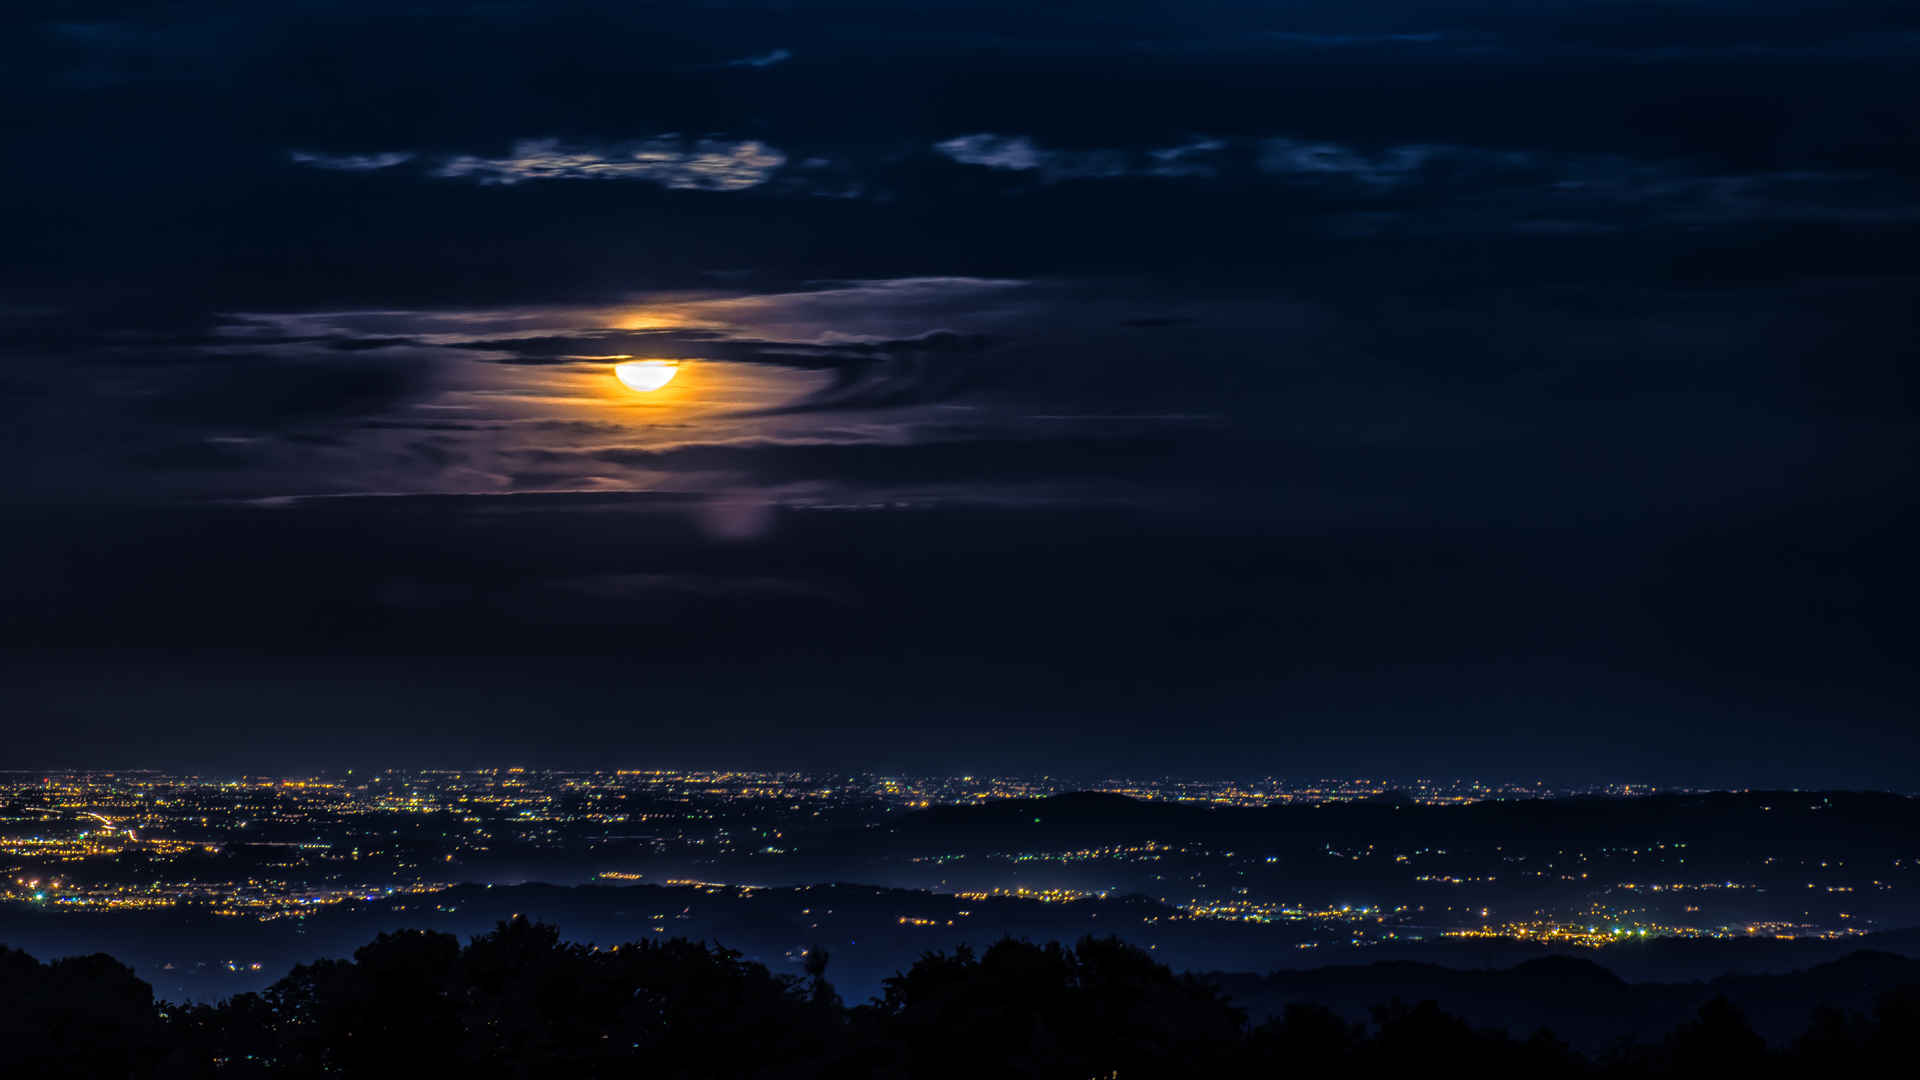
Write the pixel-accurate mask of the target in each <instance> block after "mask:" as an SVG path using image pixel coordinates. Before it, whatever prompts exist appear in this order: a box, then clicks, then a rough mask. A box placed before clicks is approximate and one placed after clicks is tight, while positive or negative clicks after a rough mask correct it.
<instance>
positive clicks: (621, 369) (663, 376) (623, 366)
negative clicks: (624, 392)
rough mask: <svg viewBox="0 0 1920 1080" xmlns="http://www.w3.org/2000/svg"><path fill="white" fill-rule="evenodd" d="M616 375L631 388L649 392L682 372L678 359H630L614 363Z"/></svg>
mask: <svg viewBox="0 0 1920 1080" xmlns="http://www.w3.org/2000/svg"><path fill="white" fill-rule="evenodd" d="M613 374H614V377H615V378H617V379H619V380H620V382H621V383H622V384H624V385H625V386H626V388H627V389H629V390H637V391H639V392H640V393H643V394H648V393H652V392H653V391H655V390H658V389H660V388H661V387H663V386H665V385H667V384H668V383H670V382H672V381H673V377H674V376H675V375H678V374H680V361H678V360H628V361H625V362H623V363H619V364H615V365H613Z"/></svg>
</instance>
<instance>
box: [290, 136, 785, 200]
mask: <svg viewBox="0 0 1920 1080" xmlns="http://www.w3.org/2000/svg"><path fill="white" fill-rule="evenodd" d="M287 156H288V158H290V159H291V160H292V161H293V162H294V163H295V164H298V165H305V166H308V167H310V168H315V169H328V170H333V171H337V172H377V171H380V170H383V169H391V168H394V167H395V166H399V165H404V164H406V163H408V162H411V161H414V160H416V159H417V158H420V157H421V155H419V154H416V153H414V152H412V151H405V150H396V151H383V152H376V153H361V154H327V153H317V152H313V151H308V150H294V151H290V152H289V153H288V155H287ZM786 163H787V156H786V155H785V154H783V153H781V152H780V151H779V150H777V149H775V148H773V147H771V146H768V145H767V144H766V143H763V142H760V141H758V140H754V139H739V140H729V139H718V138H702V139H683V138H681V137H680V136H678V135H657V136H654V137H652V138H649V139H643V140H640V141H638V142H627V143H617V144H589V143H568V142H565V141H563V140H560V139H553V138H548V139H522V140H520V141H519V142H516V143H514V144H513V149H512V151H511V152H509V153H507V154H505V155H503V156H500V157H485V156H481V155H476V154H460V155H456V156H452V157H442V158H439V159H437V160H434V161H431V162H430V163H429V164H430V173H429V175H431V176H433V177H435V178H438V179H442V180H471V181H475V182H477V183H480V184H487V185H510V184H520V183H525V182H528V181H533V180H638V181H647V182H651V183H655V184H659V185H660V186H662V187H667V188H677V189H686V190H698V191H742V190H745V189H747V188H751V187H757V186H759V185H760V184H763V183H765V182H766V181H767V180H768V178H769V177H771V176H772V175H773V174H774V172H775V171H777V170H778V169H780V168H781V166H783V165H785V164H786Z"/></svg>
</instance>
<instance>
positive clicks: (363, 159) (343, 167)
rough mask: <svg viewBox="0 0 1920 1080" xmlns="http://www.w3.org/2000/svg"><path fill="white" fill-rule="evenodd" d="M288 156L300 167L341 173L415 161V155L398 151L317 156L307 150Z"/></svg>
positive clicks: (387, 167)
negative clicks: (309, 166) (306, 166)
mask: <svg viewBox="0 0 1920 1080" xmlns="http://www.w3.org/2000/svg"><path fill="white" fill-rule="evenodd" d="M287 156H288V157H289V158H291V159H293V161H294V163H295V164H298V165H311V166H313V167H314V168H316V169H336V170H339V171H341V172H374V171H376V170H379V169H391V168H393V167H394V166H395V165H404V164H406V163H407V162H409V161H412V160H413V154H411V153H409V152H407V151H404V150H397V151H391V152H388V153H384V154H316V153H312V152H310V151H306V150H293V151H289V152H288V154H287Z"/></svg>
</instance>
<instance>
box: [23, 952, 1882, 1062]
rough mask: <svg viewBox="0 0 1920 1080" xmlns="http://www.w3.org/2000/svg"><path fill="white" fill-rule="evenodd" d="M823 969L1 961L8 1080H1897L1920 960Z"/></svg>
mask: <svg viewBox="0 0 1920 1080" xmlns="http://www.w3.org/2000/svg"><path fill="white" fill-rule="evenodd" d="M830 960H831V957H830V956H829V955H828V953H827V952H826V951H825V950H823V949H816V950H813V951H811V952H810V953H809V954H808V956H807V957H806V963H805V971H806V974H805V975H804V976H793V975H779V974H775V973H773V972H771V971H769V970H768V969H767V968H766V967H765V966H764V965H761V964H758V963H754V962H751V961H748V960H745V959H743V958H742V956H741V955H740V954H739V953H737V952H733V951H731V950H728V949H725V948H722V947H720V946H718V945H711V944H701V943H697V942H692V941H688V940H686V939H683V938H671V939H666V940H653V941H642V942H636V943H630V944H623V945H619V946H615V947H610V948H597V947H593V946H586V945H578V944H571V943H568V942H564V941H562V940H561V939H560V935H559V932H558V931H557V930H555V929H554V928H553V927H551V926H547V925H544V924H540V923H534V922H530V921H528V920H526V919H524V918H516V919H513V920H510V921H507V922H503V923H501V924H499V925H498V926H497V927H496V928H494V929H493V930H492V931H491V932H489V933H486V934H483V935H480V936H477V937H475V938H473V939H471V940H470V941H469V942H468V943H467V944H466V945H464V946H463V945H461V944H460V942H459V940H458V939H457V938H455V937H453V936H452V935H449V934H444V933H438V932H434V931H420V930H409V931H402V932H399V933H393V934H381V935H380V936H378V937H377V938H375V939H374V940H373V941H371V942H369V943H367V944H366V945H364V946H362V947H361V948H359V949H358V950H356V951H355V952H354V954H353V958H352V959H351V960H322V961H319V962H316V963H313V964H307V965H301V966H298V967H296V968H294V969H293V970H292V971H291V972H289V973H288V974H287V975H286V976H285V977H284V978H282V979H280V980H279V981H278V982H275V983H274V984H273V985H272V986H270V987H269V988H268V989H267V990H266V991H264V992H262V993H257V994H255V993H247V994H240V995H236V996H234V997H232V998H230V999H228V1000H225V1001H223V1002H221V1003H219V1004H212V1005H207V1004H200V1005H184V1006H183V1005H172V1004H168V1003H166V1002H164V1001H158V1000H156V999H155V998H154V995H153V992H152V989H151V987H150V986H148V985H147V984H146V983H144V982H142V981H141V980H140V979H138V978H136V977H135V976H134V974H133V972H132V971H131V970H130V969H128V968H127V967H126V966H124V965H122V964H121V963H119V962H118V961H116V960H114V959H112V958H111V957H108V956H104V955H94V956H86V957H71V958H67V959H62V960H55V961H52V962H50V963H42V962H40V961H38V960H35V959H34V958H33V957H31V956H29V955H28V954H26V953H23V952H19V951H17V950H12V949H4V948H0V1075H5V1076H9V1077H13V1076H21V1077H32V1076H75V1077H79V1076H85V1077H118V1076H126V1077H202V1076H229V1077H251V1076H289V1077H293V1076H319V1075H336V1076H398V1075H416V1076H451V1077H535V1076H567V1077H600V1076H634V1075H645V1076H659V1077H689V1078H691V1077H722V1076H726V1077H733V1076H738V1077H795V1078H799V1077H829V1076H830V1077H902V1078H906V1077H937V1078H947V1077H954V1078H958V1077H1059V1078H1062V1080H1069V1078H1070V1080H1085V1078H1088V1077H1102V1078H1122V1077H1125V1078H1133V1077H1189V1076H1208V1075H1235V1076H1262V1075H1277V1074H1281V1073H1308V1074H1318V1075H1328V1074H1343V1075H1354V1074H1358V1075H1365V1076H1387V1075H1393V1076H1406V1075H1412V1074H1415V1073H1424V1072H1429V1071H1432V1070H1435V1069H1445V1070H1447V1071H1456V1070H1459V1069H1468V1070H1471V1071H1472V1072H1473V1073H1474V1074H1477V1075H1481V1076H1488V1075H1492V1076H1513V1077H1520V1076H1526V1077H1552V1076H1668V1075H1681V1074H1699V1073H1702V1072H1708V1073H1711V1074H1712V1075H1719V1076H1732V1077H1739V1076H1755V1075H1761V1076H1766V1075H1776V1074H1777V1075H1782V1076H1785V1075H1789V1074H1791V1075H1805V1074H1807V1073H1808V1072H1810V1071H1812V1070H1822V1071H1839V1072H1841V1073H1843V1074H1844V1073H1845V1072H1848V1071H1853V1070H1867V1069H1872V1070H1875V1071H1878V1070H1882V1069H1888V1070H1890V1069H1892V1068H1893V1067H1894V1066H1895V1065H1897V1064H1901V1063H1907V1062H1910V1061H1911V1059H1912V1055H1913V1053H1914V1050H1915V1045H1914V1038H1915V1036H1914V1032H1915V1031H1916V1030H1920V962H1916V961H1912V960H1907V959H1904V958H1901V957H1897V956H1891V955H1885V954H1872V953H1861V954H1857V955H1854V956H1852V957H1849V958H1847V959H1845V960H1843V961H1841V962H1838V963H1835V964H1829V965H1823V966H1821V967H1819V968H1815V969H1812V970H1809V971H1807V972H1803V973H1800V974H1797V975H1794V976H1738V977H1729V978H1726V979H1721V980H1715V981H1713V982H1710V983H1696V984H1687V985H1677V984H1669V985H1644V984H1642V985H1633V984H1627V983H1624V982H1622V981H1621V980H1619V979H1617V978H1615V977H1614V976H1613V975H1612V974H1611V973H1609V972H1607V971H1606V970H1605V969H1603V968H1600V967H1598V966H1597V965H1594V964H1590V963H1587V962H1584V961H1578V960H1570V959H1566V958H1555V959H1546V960H1536V961H1532V962H1529V963H1527V964H1523V965H1521V966H1520V967H1517V968H1513V969H1510V970H1507V971H1477V972H1459V971H1449V970H1447V969H1441V968H1435V967H1431V966H1426V965H1393V964H1379V965H1372V966H1370V967H1365V968H1328V969H1321V970H1319V971H1311V972H1292V973H1283V974H1276V975H1273V976H1269V977H1266V978H1257V977H1229V978H1227V979H1226V980H1225V981H1223V980H1221V979H1206V978H1199V977H1195V976H1192V975H1176V974H1175V973H1174V972H1173V971H1172V970H1171V969H1169V968H1168V967H1166V966H1165V965H1163V964H1161V963H1159V962H1157V961H1156V960H1154V959H1153V957H1152V956H1151V955H1150V954H1149V953H1147V952H1146V951H1143V950H1141V949H1138V948H1135V947H1133V946H1130V945H1128V944H1126V943H1124V942H1121V941H1120V940H1118V939H1116V938H1093V937H1087V938H1083V939H1081V940H1080V941H1079V943H1078V944H1076V945H1073V946H1071V947H1068V946H1064V945H1061V944H1058V943H1053V944H1046V945H1036V944H1032V943H1029V942H1025V941H1017V940H1013V939H1006V940H1002V941H1000V942H999V943H997V944H995V945H992V946H990V947H988V948H986V949H985V950H983V951H980V952H977V953H976V952H975V951H973V950H970V949H967V948H965V947H961V948H957V949H955V950H954V951H952V952H929V953H927V954H925V955H924V956H922V957H921V958H920V960H919V961H918V962H916V963H914V964H913V965H912V966H911V967H910V968H909V969H907V970H906V971H904V972H901V973H899V974H896V975H895V976H893V977H892V978H889V979H887V980H886V982H885V984H884V990H883V992H882V993H881V994H880V995H878V996H876V997H875V998H873V999H872V1000H871V1001H869V1002H867V1003H865V1004H860V1005H851V1006H850V1005H848V1004H847V1003H846V1002H844V1001H843V1000H842V999H841V997H840V996H839V994H837V993H836V992H835V990H834V988H833V985H832V984H831V982H829V981H828V978H827V974H828V971H829V969H830ZM1361 1001H1370V1004H1368V1005H1366V1006H1365V1007H1364V1008H1361V1007H1359V1006H1357V1005H1356V1003H1357V1002H1361ZM1356 1011H1359V1013H1360V1015H1357V1016H1356V1015H1355V1012H1356ZM1756 1017H1757V1018H1758V1019H1759V1022H1760V1024H1761V1030H1756V1026H1755V1018H1756ZM1563 1030H1564V1031H1566V1032H1569V1033H1571V1034H1572V1035H1573V1038H1572V1039H1569V1038H1568V1037H1567V1036H1565V1035H1563V1034H1561V1033H1560V1032H1562V1031H1563Z"/></svg>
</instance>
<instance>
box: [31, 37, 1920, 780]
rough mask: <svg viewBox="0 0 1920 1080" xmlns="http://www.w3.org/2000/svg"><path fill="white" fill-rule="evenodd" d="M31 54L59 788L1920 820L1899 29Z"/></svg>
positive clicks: (1917, 533) (215, 44)
mask: <svg viewBox="0 0 1920 1080" xmlns="http://www.w3.org/2000/svg"><path fill="white" fill-rule="evenodd" d="M395 12H400V13H399V14H396V13H395ZM8 22H9V23H10V24H11V25H10V26H9V28H8V29H7V32H6V33H4V34H0V87H4V91H5V97H6V100H7V101H8V102H9V106H8V108H7V115H8V119H7V124H6V127H7V131H8V134H7V138H6V140H5V142H6V146H7V151H8V152H7V164H8V167H7V168H6V170H5V172H4V173H3V174H0V204H3V205H5V206H6V207H7V209H8V213H7V215H6V226H5V242H4V246H3V247H0V250H3V251H4V252H5V256H4V258H0V447H4V449H5V451H6V453H7V456H8V457H9V459H10V461H11V463H12V464H11V468H10V469H9V470H8V473H7V478H8V482H7V484H6V485H5V489H4V492H5V493H4V495H3V496H0V645H4V660H3V661H0V664H3V665H4V666H0V686H4V687H5V698H6V700H7V702H8V704H7V705H6V707H5V710H4V711H5V719H4V721H0V724H4V728H5V736H6V747H7V748H6V752H5V753H4V755H0V764H4V766H5V767H51V766H60V765H98V766H140V765H150V766H168V767H175V766H186V767H206V768H255V769H263V770H279V769H296V768H334V767H344V766H349V765H373V764H390V765H429V766H430V765H448V766H468V765H487V764H524V765H553V766H595V767H612V766H616V765H617V766H629V767H646V766H652V765H722V764H739V765H750V766H784V765H792V766H806V767H811V768H848V769H852V768H863V767H879V768H894V767H915V768H928V769H937V770H955V771H961V770H973V769H982V770H1013V769H1034V770H1044V771H1050V772H1054V773H1067V774H1076V773H1086V774H1098V773H1105V772H1112V771H1118V770H1141V771H1180V772H1190V773H1196V774H1223V773H1224V774H1256V775H1267V774H1272V775H1279V776H1314V775H1347V776H1353V775H1389V776H1419V775H1472V776H1483V777H1488V778H1496V777H1497V778H1533V777H1543V778H1548V779H1554V780H1563V781H1583V782H1584V781H1605V780H1638V781H1652V782H1660V783H1690V784H1716V785H1747V784H1754V785H1759V784H1791V785H1801V786H1816V785H1844V786H1865V785H1871V786H1886V787H1893V788H1897V789H1901V790H1913V789H1920V720H1917V719H1916V716H1917V715H1920V714H1917V713H1916V704H1920V674H1917V672H1920V666H1917V665H1916V663H1915V660H1916V658H1915V656H1914V650H1913V648H1912V642H1913V640H1914V638H1915V637H1916V635H1915V634H1914V633H1913V631H1912V630H1911V629H1910V628H1909V624H1910V623H1911V622H1912V620H1913V611H1914V604H1915V599H1916V595H1915V592H1916V591H1915V589H1914V585H1915V582H1916V575H1915V571H1914V570H1913V562H1914V559H1915V552H1917V551H1920V518H1917V517H1916V513H1915V505H1916V498H1915V495H1916V492H1917V491H1920V469H1916V461H1920V425H1917V424H1916V419H1917V414H1916V404H1917V402H1916V388H1917V385H1920V363H1917V362H1920V356H1917V355H1916V346H1915V340H1916V333H1915V331H1916V310H1920V309H1917V307H1916V297H1917V296H1920V289H1917V288H1916V285H1917V284H1920V270H1916V266H1915V260H1916V253H1920V198H1917V197H1916V196H1917V195H1920V190H1917V189H1920V74H1916V73H1920V7H1916V6H1915V5H1913V4H1911V3H1908V2H1877V0H1861V2H1845V0H1841V2H1826V3H1820V4H1806V5H1790V4H1779V3H1767V2H1761V0H1749V2H1731V0H1676V2H1672V3H1665V4H1641V3H1613V2H1605V0H1540V2H1536V3H1528V4H1496V3H1489V2H1484V0H1483V2H1479V3H1462V4H1435V3H1418V4H1415V3H1403V2H1398V0H1389V2H1374V3H1367V4H1363V5H1355V4H1348V3H1332V2H1308V3H1296V4H1272V3H1211V2H1206V0H1197V2H1196V0H1187V2H1183V3H1179V4H1158V3H1153V4H1148V3H1132V2H1128V0H1108V2H1103V3H1099V4H1088V3H1080V2H1077V0H1074V2H1064V3H1031V2H1022V3H1001V2H998V0H977V2H966V3H948V2H940V0H934V2H919V3H911V4H908V3H900V2H897V0H885V2H872V3H857V2H849V3H809V2H804V0H792V2H751V0H749V2H741V3H728V4H714V5H656V4H642V3H631V4H618V5H613V4H606V5H574V4H566V3H554V2H540V3H497V4H486V5H443V4H437V3H433V2H425V3H413V4H406V5H394V4H390V3H378V4H375V3H324V4H321V3H300V2H289V3H279V4H259V3H244V4H243V3H233V4H221V3H212V2H208V0H186V2H181V3H150V4H137V3H129V4H105V3H101V4H95V3H55V4H49V5H45V6H43V7H41V8H39V9H37V10H35V11H34V12H32V13H24V12H16V13H14V14H12V15H10V16H9V18H8ZM620 358H638V359H643V360H644V359H653V360H677V361H679V364H678V366H677V367H673V368H671V370H672V371H673V372H674V378H673V380H672V381H671V382H670V383H668V384H666V385H665V386H664V387H662V388H660V389H658V390H654V391H650V392H636V391H634V390H631V389H628V388H627V387H625V386H623V385H622V384H621V383H620V382H619V381H618V380H617V379H616V378H615V377H614V375H613V373H612V365H613V364H614V363H616V362H618V360H619V359H620Z"/></svg>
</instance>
